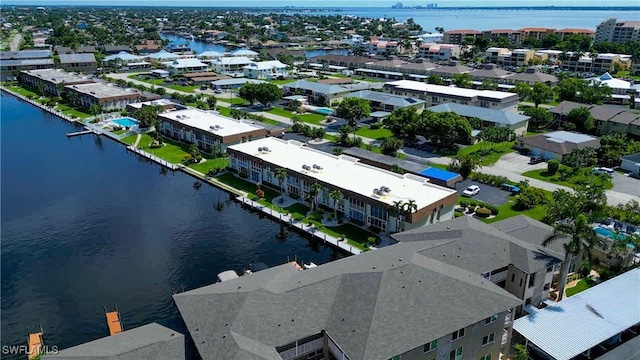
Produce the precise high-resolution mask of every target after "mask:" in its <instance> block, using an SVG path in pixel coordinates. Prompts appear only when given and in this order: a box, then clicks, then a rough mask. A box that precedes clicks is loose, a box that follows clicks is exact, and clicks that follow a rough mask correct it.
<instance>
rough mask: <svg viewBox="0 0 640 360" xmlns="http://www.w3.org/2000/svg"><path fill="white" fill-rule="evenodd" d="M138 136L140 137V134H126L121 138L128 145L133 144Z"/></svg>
mask: <svg viewBox="0 0 640 360" xmlns="http://www.w3.org/2000/svg"><path fill="white" fill-rule="evenodd" d="M137 138H138V135H137V134H133V135H129V136H125V137H123V138H122V139H120V140H121V141H122V142H123V143H125V144H127V145H133V144H134V143H135V142H136V139H137Z"/></svg>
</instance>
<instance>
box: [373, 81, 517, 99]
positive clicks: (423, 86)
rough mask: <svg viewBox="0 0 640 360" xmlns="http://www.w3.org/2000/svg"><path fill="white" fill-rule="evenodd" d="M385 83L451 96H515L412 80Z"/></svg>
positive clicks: (504, 97) (500, 97) (506, 93)
mask: <svg viewBox="0 0 640 360" xmlns="http://www.w3.org/2000/svg"><path fill="white" fill-rule="evenodd" d="M385 85H388V86H393V87H396V88H399V89H406V90H413V91H425V92H428V93H439V94H448V95H452V96H461V97H475V96H480V97H485V98H494V99H506V98H510V97H513V96H516V95H515V94H514V93H508V92H502V91H492V90H474V89H464V88H459V87H452V86H443V85H433V84H427V83H424V82H420V81H413V80H398V81H391V82H388V83H386V84H385Z"/></svg>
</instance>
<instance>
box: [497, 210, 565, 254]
mask: <svg viewBox="0 0 640 360" xmlns="http://www.w3.org/2000/svg"><path fill="white" fill-rule="evenodd" d="M491 225H493V226H494V227H495V228H497V229H498V230H500V231H502V232H504V233H507V234H509V235H511V236H513V237H516V238H518V239H520V240H523V241H526V242H528V243H531V244H533V245H538V246H542V242H543V241H544V240H545V239H546V238H547V237H549V235H551V234H552V233H553V227H551V226H549V225H547V224H545V223H542V222H540V221H537V220H534V219H532V218H530V217H528V216H524V215H518V216H514V217H511V218H508V219H504V220H500V221H496V222H494V223H493V224H491ZM567 241H568V240H565V241H561V240H556V241H554V242H552V243H550V244H549V245H547V247H546V248H547V249H549V250H552V251H555V252H557V253H558V254H562V253H564V246H563V244H564V243H566V242H567Z"/></svg>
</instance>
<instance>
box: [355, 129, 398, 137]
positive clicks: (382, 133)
mask: <svg viewBox="0 0 640 360" xmlns="http://www.w3.org/2000/svg"><path fill="white" fill-rule="evenodd" d="M356 135H360V136H364V137H366V138H369V139H376V140H382V139H384V138H387V137H390V136H391V135H393V134H391V130H389V129H384V128H383V129H374V130H372V129H369V128H368V127H367V126H362V127H360V128H359V129H358V130H356Z"/></svg>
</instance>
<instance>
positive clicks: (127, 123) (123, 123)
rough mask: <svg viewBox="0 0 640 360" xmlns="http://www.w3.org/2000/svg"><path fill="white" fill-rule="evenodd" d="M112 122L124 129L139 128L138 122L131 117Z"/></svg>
mask: <svg viewBox="0 0 640 360" xmlns="http://www.w3.org/2000/svg"><path fill="white" fill-rule="evenodd" d="M111 122H113V123H116V124H118V125H120V126H122V127H133V126H138V120H136V119H132V118H130V117H123V118H120V119H115V120H111Z"/></svg>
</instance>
